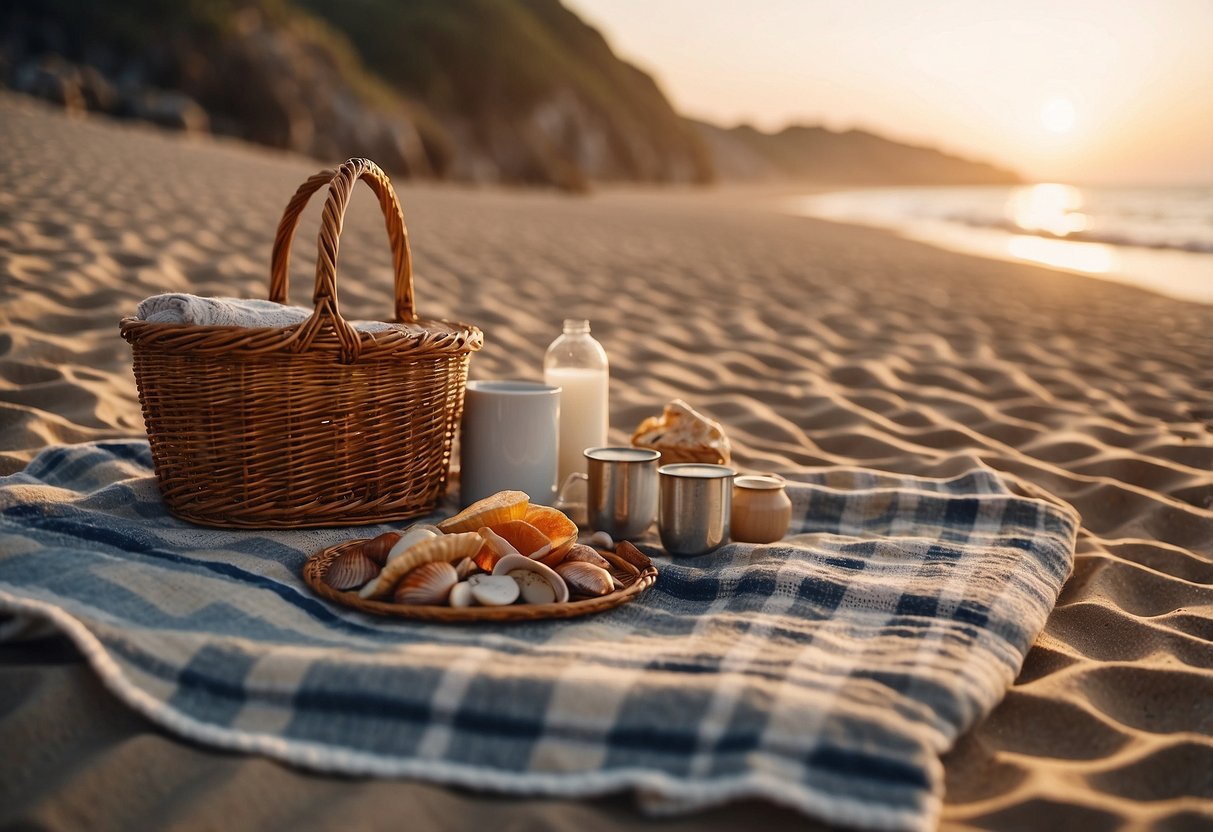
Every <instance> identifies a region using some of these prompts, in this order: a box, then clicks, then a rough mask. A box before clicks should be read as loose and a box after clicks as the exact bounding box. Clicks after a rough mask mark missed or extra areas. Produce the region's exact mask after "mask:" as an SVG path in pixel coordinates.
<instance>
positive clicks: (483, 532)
mask: <svg viewBox="0 0 1213 832" xmlns="http://www.w3.org/2000/svg"><path fill="white" fill-rule="evenodd" d="M477 534H479V535H480V536H481V537H482V538H483V539H484V545H483V546H481V547H480V551H478V552H477V553H476V557H475V560H476V565H477V566H479V567H480V568H481V569H483V570H484V571H485V572H492V571H493V567H494V566H495V565H496V564H497V561H499V560H501V558H503V557H505V556H506V555H517V554H519V552H518V550H517V549H515V548H514V545H513V544H512V543H510V542H509V541H508V540H506V539H505V538H504V537H502V536H501V535H499V534H497V532H495V531H493V530H492V529H490V528H489V527H488V526H483V527H481V529H480V531H478V532H477Z"/></svg>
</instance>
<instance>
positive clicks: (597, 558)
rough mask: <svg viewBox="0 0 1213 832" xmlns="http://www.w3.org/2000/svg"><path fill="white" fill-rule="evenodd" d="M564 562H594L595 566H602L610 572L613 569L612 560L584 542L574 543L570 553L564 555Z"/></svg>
mask: <svg viewBox="0 0 1213 832" xmlns="http://www.w3.org/2000/svg"><path fill="white" fill-rule="evenodd" d="M562 562H563V563H576V562H580V563H592V564H594V565H595V566H598V567H601V568H602V569H605V570H607V571H608V572H609V571H610V570H611V562H610V561H609V560H607V559H606V558H604V557H603V556H602V555H600V554H598V553H597V552H595V551H594V550H593V549H592V548H590V547H589V546H586V545H585V544H584V543H577V544H574V545H573V548H571V549H569V552H568V554H567V555H565V556H564V560H563V561H562Z"/></svg>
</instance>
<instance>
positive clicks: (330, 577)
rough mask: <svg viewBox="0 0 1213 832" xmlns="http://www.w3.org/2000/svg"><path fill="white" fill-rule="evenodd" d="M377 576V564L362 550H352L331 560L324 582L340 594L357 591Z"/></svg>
mask: <svg viewBox="0 0 1213 832" xmlns="http://www.w3.org/2000/svg"><path fill="white" fill-rule="evenodd" d="M378 574H379V564H377V563H375V561H373V560H371V559H370V558H369V557H367V555H366V553H365V552H364V551H363V550H362V549H358V548H354V549H350V550H349V551H346V552H343V553H341V554H340V555H338V556H337V557H335V558H333V560H332V562H331V563H330V564H329V568H328V571H327V572H325V573H324V582H325V583H326V584H328V585H329V586H331V587H332V588H333V589H336V590H338V591H340V592H347V591H348V590H351V589H357V588H358V587H360V586H362V585H363V584H365V583H366V582H367V581H369V580H370V579H371V578H373V577H375V576H376V575H378Z"/></svg>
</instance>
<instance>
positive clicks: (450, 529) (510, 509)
mask: <svg viewBox="0 0 1213 832" xmlns="http://www.w3.org/2000/svg"><path fill="white" fill-rule="evenodd" d="M530 502H531V498H530V497H528V496H527V495H526V494H524V493H523V492H521V491H498V492H497V493H496V494H491V495H489V496H488V497H485V498H484V499H483V500H477V501H476V502H474V503H472V504H471V505H470V506H468V507H467V508H465V509H464V510H463V511H461V512H459V513H458V514H456V515H455V516H454V517H448V518H447V519H445V520H443V521H442V522H441V523H439V524H438V528H439V529H441V530H442V531H443V532H444V533H445V534H456V533H458V532H474V531H476V530H477V529H479V528H480V527H482V526H493V525H496V524H497V523H508V522H509V521H510V520H521V519H522V518H523V517H525V516H526V509H527V506H528V505H529V504H530Z"/></svg>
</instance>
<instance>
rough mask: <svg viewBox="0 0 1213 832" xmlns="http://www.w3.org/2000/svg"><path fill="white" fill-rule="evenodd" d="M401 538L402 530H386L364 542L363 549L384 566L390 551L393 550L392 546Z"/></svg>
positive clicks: (368, 555) (369, 556) (367, 554)
mask: <svg viewBox="0 0 1213 832" xmlns="http://www.w3.org/2000/svg"><path fill="white" fill-rule="evenodd" d="M399 539H400V532H384V533H383V534H381V535H379V536H378V537H373V538H371V539H370V540H368V541H366V542H365V543H363V544H362V551H363V553H364V554H365V555H366V556H367V557H368V558H370V559H371V560H373V561H375V563H377V564H379V565H380V566H383V564H385V563H387V555H388V552H390V551H392V547H393V546H395V545H396V541H398V540H399Z"/></svg>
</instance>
